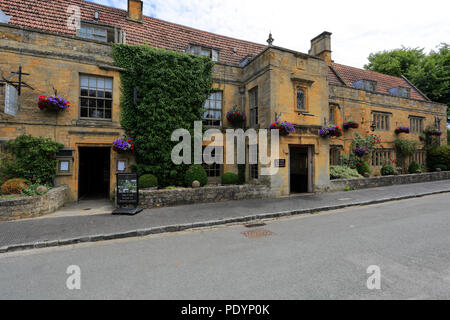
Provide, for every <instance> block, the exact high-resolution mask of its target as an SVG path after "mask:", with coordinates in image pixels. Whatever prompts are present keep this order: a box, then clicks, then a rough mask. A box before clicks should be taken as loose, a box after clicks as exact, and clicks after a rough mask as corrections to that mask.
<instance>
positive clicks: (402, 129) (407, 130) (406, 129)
mask: <svg viewBox="0 0 450 320" xmlns="http://www.w3.org/2000/svg"><path fill="white" fill-rule="evenodd" d="M410 132H411V130H410V128H409V127H398V128H397V129H395V134H400V133H406V134H409V133H410Z"/></svg>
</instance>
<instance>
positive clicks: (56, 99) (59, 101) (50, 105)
mask: <svg viewBox="0 0 450 320" xmlns="http://www.w3.org/2000/svg"><path fill="white" fill-rule="evenodd" d="M38 107H39V109H41V110H49V111H59V110H65V109H68V108H69V107H70V101H68V100H67V99H66V98H64V97H63V96H56V95H52V96H47V95H41V96H39V98H38Z"/></svg>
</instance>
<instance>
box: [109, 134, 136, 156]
mask: <svg viewBox="0 0 450 320" xmlns="http://www.w3.org/2000/svg"><path fill="white" fill-rule="evenodd" d="M113 150H114V151H116V152H118V153H127V152H130V153H131V152H134V151H135V150H136V147H135V145H134V141H133V140H132V139H131V138H127V137H125V138H123V139H118V140H116V141H114V142H113Z"/></svg>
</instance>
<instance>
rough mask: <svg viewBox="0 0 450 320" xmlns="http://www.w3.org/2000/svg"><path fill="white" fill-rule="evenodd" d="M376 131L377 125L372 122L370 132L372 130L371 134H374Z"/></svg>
mask: <svg viewBox="0 0 450 320" xmlns="http://www.w3.org/2000/svg"><path fill="white" fill-rule="evenodd" d="M376 129H377V123H376V122H375V120H373V122H372V125H371V126H370V130H372V132H375V130H376Z"/></svg>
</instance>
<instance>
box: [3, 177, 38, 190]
mask: <svg viewBox="0 0 450 320" xmlns="http://www.w3.org/2000/svg"><path fill="white" fill-rule="evenodd" d="M30 185H31V182H30V181H28V180H27V179H22V178H16V179H10V180H8V181H6V182H5V183H4V184H3V185H2V187H1V190H0V191H1V193H2V194H21V193H22V192H23V191H24V190H27V189H28V187H29V186H30Z"/></svg>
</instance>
